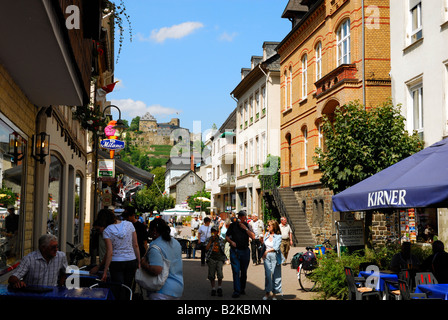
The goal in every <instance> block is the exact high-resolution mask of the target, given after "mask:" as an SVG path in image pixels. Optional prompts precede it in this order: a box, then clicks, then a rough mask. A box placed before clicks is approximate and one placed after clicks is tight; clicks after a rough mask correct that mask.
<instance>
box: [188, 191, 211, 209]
mask: <svg viewBox="0 0 448 320" xmlns="http://www.w3.org/2000/svg"><path fill="white" fill-rule="evenodd" d="M198 197H202V198H207V199H210V197H211V196H210V192H207V191H205V187H204V188H203V189H202V190H199V191H197V192H196V193H195V194H193V195H192V196H190V197H188V199H187V203H188V206H189V207H190V208H191V209H192V210H196V207H200V211H205V212H206V213H210V202H208V201H201V200H199V199H196V198H198ZM198 209H199V208H198Z"/></svg>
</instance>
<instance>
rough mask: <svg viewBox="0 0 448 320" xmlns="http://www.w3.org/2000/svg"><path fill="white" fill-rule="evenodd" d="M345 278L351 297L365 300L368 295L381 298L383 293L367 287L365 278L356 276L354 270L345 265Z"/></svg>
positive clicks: (351, 298)
mask: <svg viewBox="0 0 448 320" xmlns="http://www.w3.org/2000/svg"><path fill="white" fill-rule="evenodd" d="M344 272H345V279H346V281H347V285H348V291H349V299H350V300H353V298H355V300H363V299H364V298H368V297H375V296H376V297H377V298H378V299H379V300H380V299H381V294H380V293H379V292H378V291H376V290H375V289H373V288H369V287H365V286H364V283H365V278H361V277H355V276H354V275H353V270H352V269H351V268H349V267H344Z"/></svg>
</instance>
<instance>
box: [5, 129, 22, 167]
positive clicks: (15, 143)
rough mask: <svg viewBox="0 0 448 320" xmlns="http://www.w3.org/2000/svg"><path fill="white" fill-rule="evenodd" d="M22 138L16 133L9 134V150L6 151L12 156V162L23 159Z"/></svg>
mask: <svg viewBox="0 0 448 320" xmlns="http://www.w3.org/2000/svg"><path fill="white" fill-rule="evenodd" d="M23 144H24V140H23V138H22V137H21V136H20V135H19V134H18V133H17V132H13V133H11V134H10V135H9V150H8V153H9V154H10V155H11V156H12V161H13V162H14V163H17V162H19V161H20V160H22V159H23Z"/></svg>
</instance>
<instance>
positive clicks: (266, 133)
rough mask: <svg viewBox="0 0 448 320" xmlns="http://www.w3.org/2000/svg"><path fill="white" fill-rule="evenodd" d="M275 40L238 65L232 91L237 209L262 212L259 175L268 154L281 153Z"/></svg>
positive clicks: (277, 64)
mask: <svg viewBox="0 0 448 320" xmlns="http://www.w3.org/2000/svg"><path fill="white" fill-rule="evenodd" d="M277 45H278V43H277V42H265V43H264V44H263V56H253V57H252V59H251V68H250V69H249V68H247V69H246V68H243V69H241V82H240V83H239V84H238V85H237V86H236V88H235V89H234V90H233V91H232V93H231V94H232V96H233V97H234V98H235V100H237V114H236V148H237V149H236V210H237V211H239V210H241V209H245V210H246V211H247V212H248V213H249V214H252V213H257V214H259V215H260V214H261V212H262V199H261V197H262V194H261V188H260V181H259V179H258V175H259V174H260V170H261V168H262V166H263V163H264V162H266V159H267V156H268V155H273V156H279V155H280V135H279V133H280V60H279V56H278V55H277V53H276V51H275V48H276V46H277Z"/></svg>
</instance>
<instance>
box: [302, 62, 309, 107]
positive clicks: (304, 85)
mask: <svg viewBox="0 0 448 320" xmlns="http://www.w3.org/2000/svg"><path fill="white" fill-rule="evenodd" d="M307 84H308V56H307V55H306V54H305V55H304V56H303V58H302V99H306V96H307Z"/></svg>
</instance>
